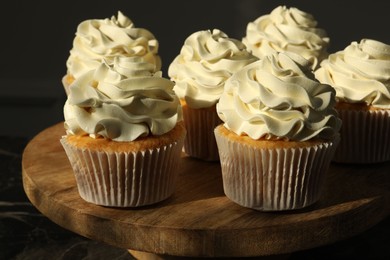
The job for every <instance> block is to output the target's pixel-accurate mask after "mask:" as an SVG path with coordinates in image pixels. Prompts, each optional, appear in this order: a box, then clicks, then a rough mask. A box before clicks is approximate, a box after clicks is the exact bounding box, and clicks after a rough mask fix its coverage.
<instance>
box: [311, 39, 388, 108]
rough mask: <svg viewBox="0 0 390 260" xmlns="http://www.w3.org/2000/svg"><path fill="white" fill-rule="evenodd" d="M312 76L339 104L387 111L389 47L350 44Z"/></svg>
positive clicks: (369, 41)
mask: <svg viewBox="0 0 390 260" xmlns="http://www.w3.org/2000/svg"><path fill="white" fill-rule="evenodd" d="M315 76H316V78H317V79H318V80H319V81H321V82H323V83H326V84H329V85H331V86H333V87H334V88H335V89H336V97H337V99H338V100H340V101H344V102H348V103H366V104H367V105H372V106H374V107H378V108H383V109H389V108H390V45H387V44H385V43H382V42H379V41H376V40H372V39H362V40H361V41H360V42H356V41H354V42H352V43H351V44H350V45H348V46H347V47H346V48H345V49H344V50H342V51H338V52H336V53H333V54H331V55H329V57H328V59H326V60H324V61H323V62H322V63H321V67H320V68H319V69H318V70H316V71H315Z"/></svg>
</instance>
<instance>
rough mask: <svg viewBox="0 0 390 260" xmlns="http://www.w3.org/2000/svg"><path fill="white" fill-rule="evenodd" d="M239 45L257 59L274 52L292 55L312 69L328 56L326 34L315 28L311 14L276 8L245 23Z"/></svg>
mask: <svg viewBox="0 0 390 260" xmlns="http://www.w3.org/2000/svg"><path fill="white" fill-rule="evenodd" d="M242 41H243V43H244V44H245V45H246V46H247V48H248V50H250V51H251V52H252V53H253V54H254V55H255V56H257V57H259V58H262V57H264V56H267V55H269V54H272V53H275V52H284V51H288V52H295V53H298V54H299V55H301V56H303V57H304V58H305V59H307V60H309V61H310V62H311V63H312V68H313V69H314V68H316V67H317V66H318V64H319V63H320V62H321V60H323V59H324V58H326V57H327V55H328V53H327V47H328V45H329V38H328V37H327V34H326V32H325V31H324V30H323V29H320V28H317V21H316V20H315V19H314V17H313V16H312V15H311V14H309V13H306V12H303V11H301V10H299V9H297V8H294V7H291V8H287V7H286V6H278V7H276V8H275V9H274V10H272V12H271V13H270V14H266V15H263V16H260V17H259V18H257V19H256V20H255V21H253V22H250V23H248V26H247V30H246V36H245V37H244V38H243V40H242Z"/></svg>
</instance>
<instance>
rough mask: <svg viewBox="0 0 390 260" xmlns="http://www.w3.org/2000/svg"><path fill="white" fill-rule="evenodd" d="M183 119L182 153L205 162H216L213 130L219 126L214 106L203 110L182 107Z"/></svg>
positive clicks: (216, 150) (216, 152)
mask: <svg viewBox="0 0 390 260" xmlns="http://www.w3.org/2000/svg"><path fill="white" fill-rule="evenodd" d="M183 119H184V124H185V127H186V130H187V136H186V138H185V140H184V147H183V151H184V152H185V153H186V154H188V155H189V156H191V157H195V158H199V159H202V160H205V161H218V160H219V154H218V147H217V143H216V141H215V135H214V128H215V127H216V126H217V125H219V124H221V123H222V121H221V119H220V118H219V117H218V115H217V112H216V110H215V106H214V107H212V108H205V109H202V108H200V109H192V108H189V107H188V106H185V107H183Z"/></svg>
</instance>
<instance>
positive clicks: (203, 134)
mask: <svg viewBox="0 0 390 260" xmlns="http://www.w3.org/2000/svg"><path fill="white" fill-rule="evenodd" d="M255 60H257V58H256V57H254V56H253V55H251V54H250V53H249V52H248V51H247V50H246V48H245V46H244V44H242V42H240V41H239V40H236V39H232V38H228V36H227V35H226V34H225V33H223V32H222V31H220V30H217V29H214V30H213V31H210V30H205V31H198V32H195V33H193V34H191V35H190V36H189V37H188V38H187V39H186V40H185V42H184V45H183V47H182V48H181V51H180V54H179V55H178V56H177V57H176V58H175V59H174V60H173V62H172V63H171V64H170V66H169V69H168V75H169V76H170V78H171V80H172V81H174V82H175V83H176V85H175V87H174V91H175V93H176V94H177V95H178V97H179V98H180V102H181V105H182V107H183V120H184V124H185V126H186V129H187V137H186V140H185V143H184V151H185V152H186V153H187V154H188V155H189V156H192V157H195V158H199V159H202V160H206V161H218V160H219V158H218V149H217V145H216V142H215V137H214V128H215V127H216V126H217V125H219V124H220V123H221V121H220V119H219V118H218V116H217V113H216V111H215V104H216V103H217V101H218V100H219V97H220V95H221V93H222V91H223V88H224V85H225V81H226V80H227V79H228V78H229V77H230V76H231V75H232V74H233V73H234V72H236V71H238V70H239V69H241V68H242V67H244V66H245V65H247V64H249V63H252V62H254V61H255Z"/></svg>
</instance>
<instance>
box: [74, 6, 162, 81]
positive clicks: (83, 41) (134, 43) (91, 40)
mask: <svg viewBox="0 0 390 260" xmlns="http://www.w3.org/2000/svg"><path fill="white" fill-rule="evenodd" d="M158 48H159V45H158V41H157V40H156V38H155V37H154V35H153V34H152V33H151V32H150V31H148V30H146V29H143V28H136V27H135V26H134V24H133V22H132V21H131V20H130V19H129V18H128V17H127V16H125V15H123V14H122V13H121V12H120V11H119V12H118V16H117V17H115V16H112V17H111V19H108V18H106V19H91V20H86V21H83V22H81V23H80V24H79V25H78V27H77V31H76V36H75V38H74V40H73V47H72V49H71V50H70V56H69V58H68V60H67V61H66V66H67V73H68V74H70V75H72V76H73V77H75V78H77V77H79V76H80V75H81V74H83V73H84V72H87V71H89V70H91V69H96V68H97V67H98V66H99V65H100V63H101V61H102V60H103V59H104V60H105V61H106V63H107V64H109V65H110V64H112V62H113V61H114V57H116V56H118V55H119V56H129V57H132V56H137V57H142V58H143V59H144V60H145V61H147V62H149V63H152V64H154V65H155V71H159V70H160V69H161V59H160V56H159V55H158Z"/></svg>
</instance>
